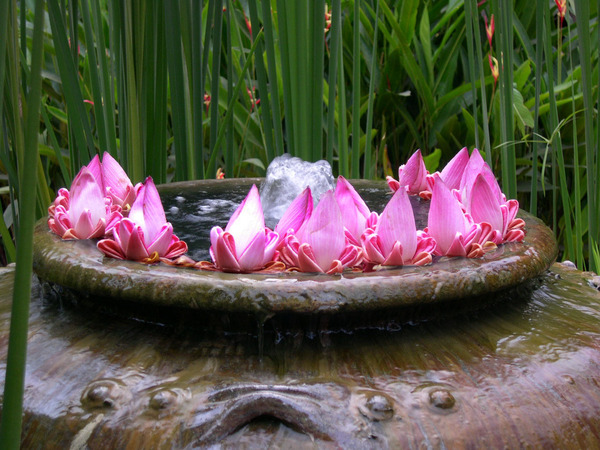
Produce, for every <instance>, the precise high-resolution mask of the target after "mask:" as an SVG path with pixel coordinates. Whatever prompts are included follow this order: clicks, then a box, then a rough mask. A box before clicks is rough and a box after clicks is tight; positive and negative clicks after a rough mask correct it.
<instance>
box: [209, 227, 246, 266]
mask: <svg viewBox="0 0 600 450" xmlns="http://www.w3.org/2000/svg"><path fill="white" fill-rule="evenodd" d="M214 254H215V256H216V258H215V265H216V266H217V268H219V269H220V270H223V271H226V272H241V271H242V269H241V268H240V265H239V264H238V260H237V256H236V253H235V240H234V237H233V236H232V235H231V233H228V232H227V231H225V232H224V233H223V234H221V235H220V236H219V237H218V239H217V241H216V245H215V247H214Z"/></svg>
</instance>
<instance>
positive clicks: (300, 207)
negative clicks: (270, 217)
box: [275, 187, 313, 244]
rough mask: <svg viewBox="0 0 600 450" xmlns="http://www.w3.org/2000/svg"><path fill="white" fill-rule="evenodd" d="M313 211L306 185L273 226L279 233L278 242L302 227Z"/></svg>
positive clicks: (311, 199) (310, 194) (309, 191)
mask: <svg viewBox="0 0 600 450" xmlns="http://www.w3.org/2000/svg"><path fill="white" fill-rule="evenodd" d="M312 212H313V197H312V193H311V190H310V187H307V188H306V189H304V191H302V193H301V194H300V195H299V196H298V197H296V198H295V199H294V201H293V202H292V203H291V204H290V206H288V209H287V210H286V211H285V213H283V216H281V219H279V222H278V223H277V226H276V227H275V232H276V233H277V234H278V235H279V238H278V244H279V243H281V242H283V240H284V239H285V238H286V236H287V235H289V234H294V233H295V232H296V231H297V230H299V229H300V227H302V224H303V223H304V222H306V221H307V220H308V219H309V218H310V216H311V215H312Z"/></svg>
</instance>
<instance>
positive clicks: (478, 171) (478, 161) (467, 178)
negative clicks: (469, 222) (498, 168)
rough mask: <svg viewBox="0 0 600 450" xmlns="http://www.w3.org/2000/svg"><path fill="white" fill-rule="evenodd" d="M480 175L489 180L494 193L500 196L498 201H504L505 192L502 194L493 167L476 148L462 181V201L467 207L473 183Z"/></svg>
mask: <svg viewBox="0 0 600 450" xmlns="http://www.w3.org/2000/svg"><path fill="white" fill-rule="evenodd" d="M478 175H483V177H484V178H485V179H486V180H487V181H488V184H489V186H490V188H491V189H492V191H493V192H494V195H495V196H496V197H497V198H498V201H499V202H500V203H503V202H504V201H505V200H506V198H505V197H504V194H502V191H501V189H500V186H499V185H498V181H497V180H496V177H495V176H494V173H493V172H492V169H491V168H490V166H488V164H487V163H486V162H485V161H484V160H483V158H482V157H481V154H480V153H479V150H477V149H474V150H473V153H472V154H471V158H469V162H468V163H467V166H466V167H465V171H464V173H463V177H462V179H461V182H460V193H461V201H462V203H463V204H464V205H465V207H467V208H468V203H469V201H470V199H471V189H472V188H473V184H474V183H475V180H476V179H477V176H478Z"/></svg>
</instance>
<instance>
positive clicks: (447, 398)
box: [429, 389, 456, 409]
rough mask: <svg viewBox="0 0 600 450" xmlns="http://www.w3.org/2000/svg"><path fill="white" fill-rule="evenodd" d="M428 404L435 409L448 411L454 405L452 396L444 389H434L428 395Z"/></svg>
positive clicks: (454, 401)
mask: <svg viewBox="0 0 600 450" xmlns="http://www.w3.org/2000/svg"><path fill="white" fill-rule="evenodd" d="M429 402H430V403H431V404H432V405H433V406H435V407H436V408H441V409H450V408H452V407H453V406H454V404H455V403H456V400H455V399H454V396H453V395H452V394H451V393H450V392H449V391H448V390H446V389H435V390H433V391H431V392H430V393H429Z"/></svg>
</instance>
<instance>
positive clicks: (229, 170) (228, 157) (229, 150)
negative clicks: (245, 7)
mask: <svg viewBox="0 0 600 450" xmlns="http://www.w3.org/2000/svg"><path fill="white" fill-rule="evenodd" d="M225 14H226V20H225V23H226V33H227V103H231V102H232V100H233V43H232V40H231V28H232V27H233V24H232V17H231V2H230V0H227V11H226V12H225ZM258 59H260V58H257V60H258ZM238 82H239V83H241V80H238ZM224 126H225V127H226V129H227V145H226V150H225V170H226V174H227V176H229V177H231V176H233V173H234V171H233V169H234V167H233V166H234V155H233V145H234V144H233V114H231V115H230V116H229V117H228V118H227V121H226V122H225V125H224Z"/></svg>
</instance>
